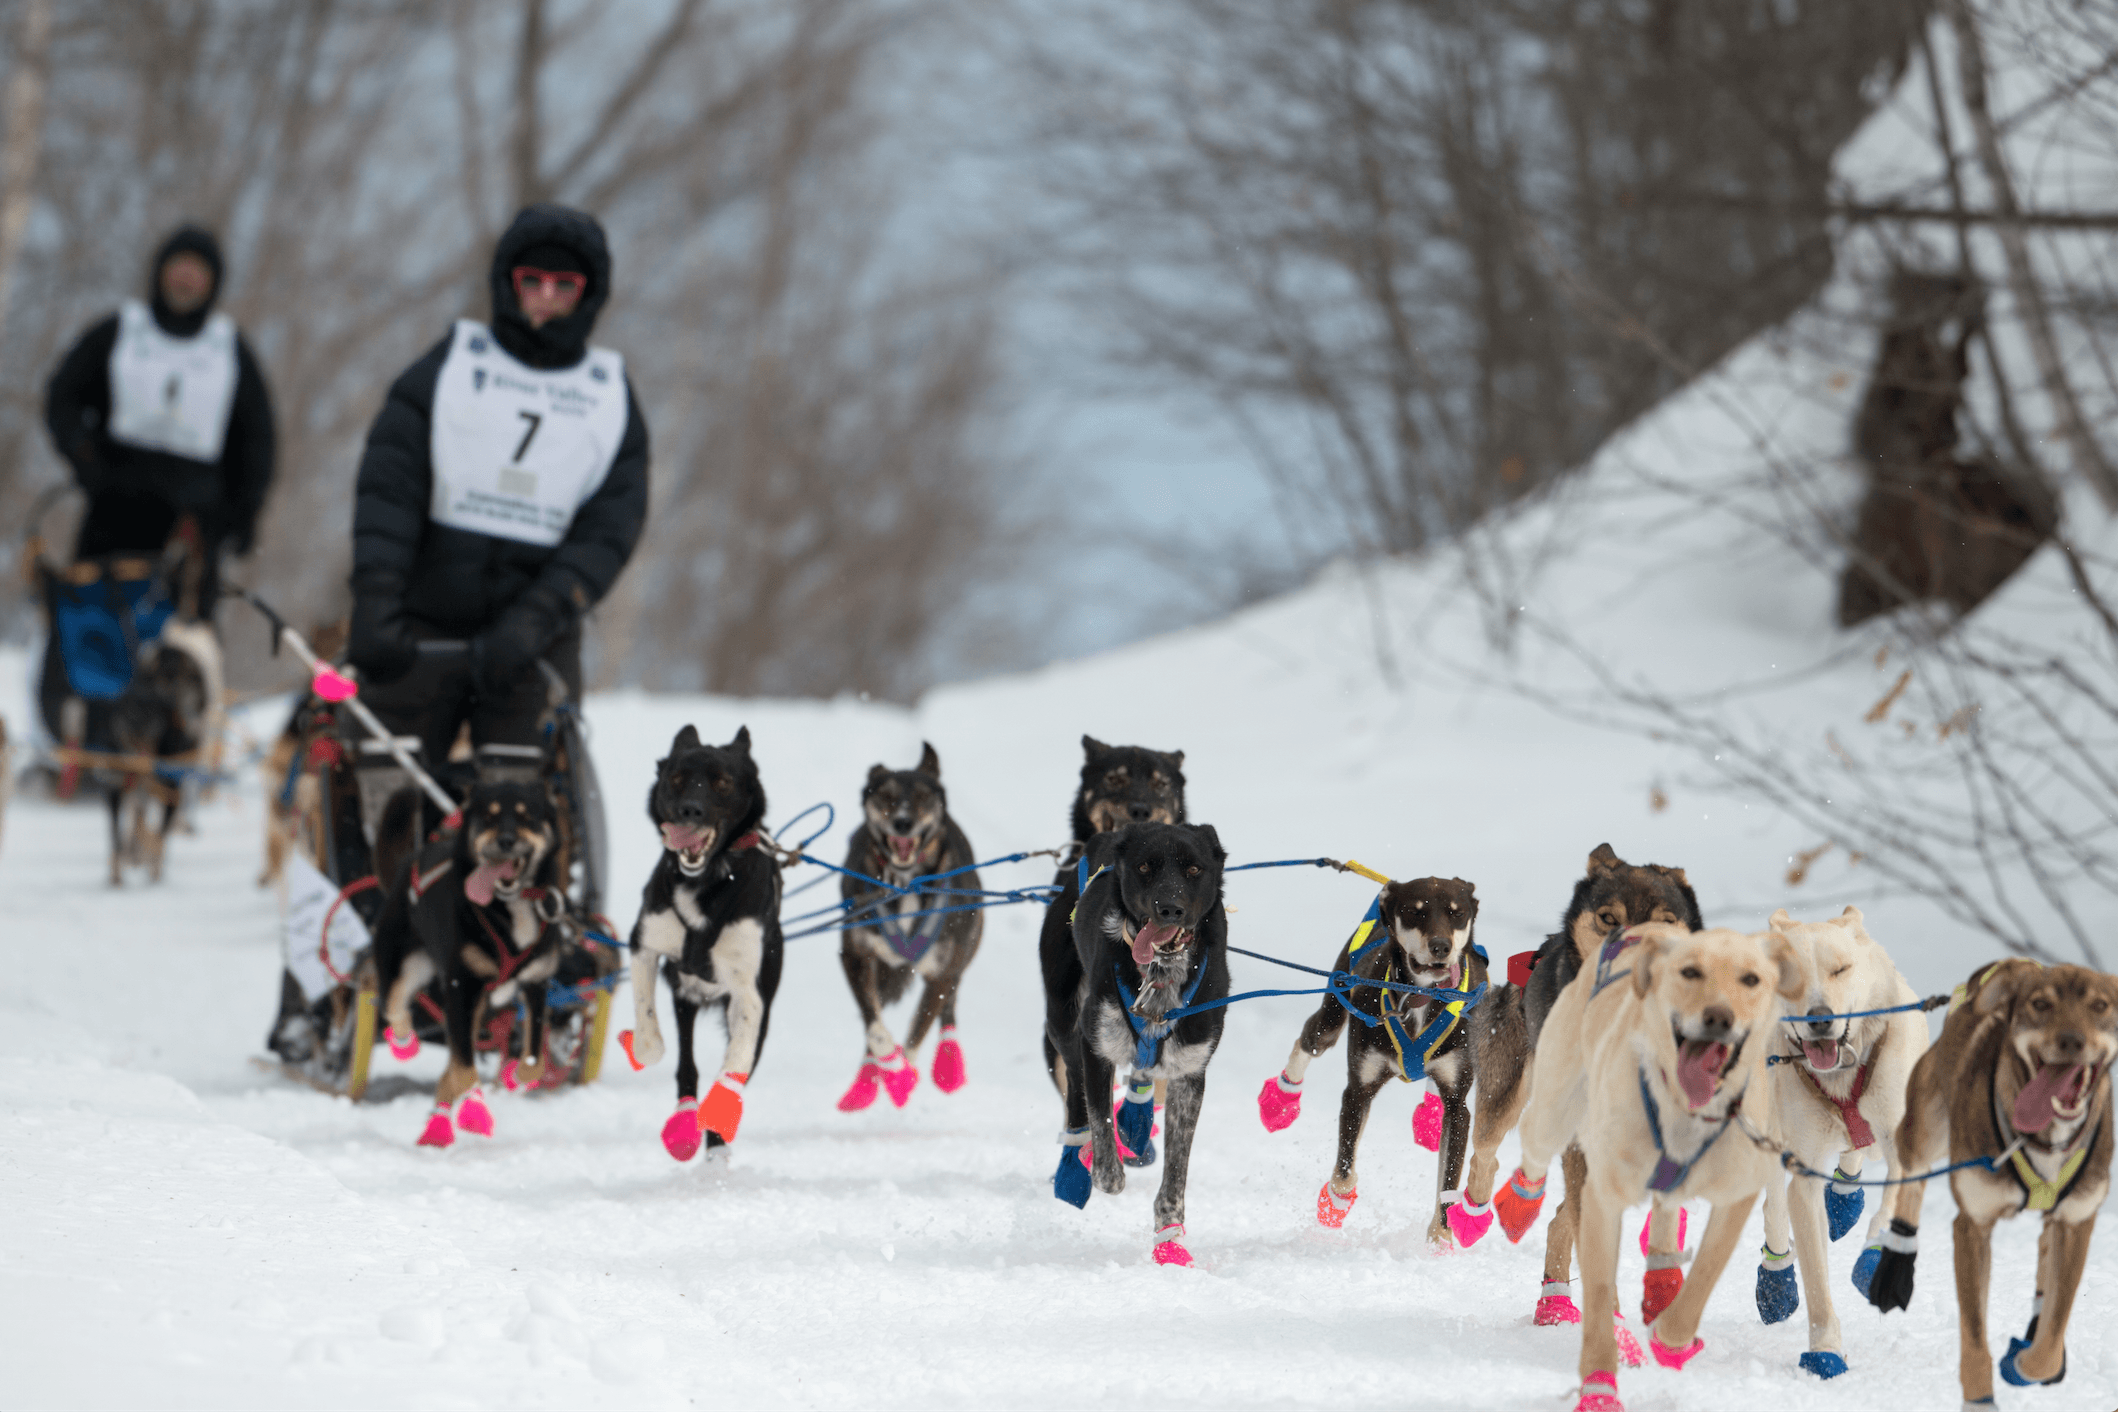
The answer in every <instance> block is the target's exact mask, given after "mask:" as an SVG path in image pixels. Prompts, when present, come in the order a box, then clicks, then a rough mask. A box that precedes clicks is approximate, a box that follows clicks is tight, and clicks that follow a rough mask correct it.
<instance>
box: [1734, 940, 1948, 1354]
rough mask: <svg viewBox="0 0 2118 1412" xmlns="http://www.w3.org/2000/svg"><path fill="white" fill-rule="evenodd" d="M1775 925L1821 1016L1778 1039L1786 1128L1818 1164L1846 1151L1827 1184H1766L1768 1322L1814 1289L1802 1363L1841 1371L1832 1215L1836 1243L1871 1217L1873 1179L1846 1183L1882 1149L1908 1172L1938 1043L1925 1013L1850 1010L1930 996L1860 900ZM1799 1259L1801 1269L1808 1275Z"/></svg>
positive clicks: (1876, 1246) (1859, 1272)
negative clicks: (1891, 950)
mask: <svg viewBox="0 0 2118 1412" xmlns="http://www.w3.org/2000/svg"><path fill="white" fill-rule="evenodd" d="M1767 925H1768V926H1770V927H1771V928H1772V931H1773V933H1774V934H1775V935H1776V936H1781V937H1785V938H1786V939H1787V941H1788V943H1789V944H1791V945H1792V946H1793V947H1794V949H1795V951H1796V953H1797V955H1799V956H1800V958H1801V960H1802V969H1803V970H1804V971H1805V972H1806V973H1807V974H1808V977H1809V993H1808V996H1807V997H1806V998H1805V999H1803V1000H1799V1001H1796V1002H1795V1003H1794V1004H1793V1005H1791V1006H1790V1007H1788V1011H1787V1013H1789V1014H1791V1015H1806V1016H1810V1017H1812V1018H1809V1019H1806V1020H1804V1021H1802V1022H1800V1023H1790V1024H1782V1025H1781V1026H1780V1034H1779V1036H1778V1041H1779V1042H1778V1043H1776V1044H1774V1045H1773V1047H1772V1052H1773V1055H1774V1057H1775V1058H1776V1059H1777V1060H1778V1061H1779V1062H1777V1063H1775V1064H1774V1065H1773V1066H1772V1085H1773V1107H1774V1109H1775V1110H1776V1113H1777V1129H1778V1130H1777V1132H1776V1133H1775V1134H1774V1135H1775V1136H1776V1137H1777V1138H1778V1140H1779V1141H1780V1143H1781V1145H1783V1146H1784V1147H1785V1148H1786V1149H1787V1150H1788V1151H1789V1152H1791V1153H1793V1154H1794V1155H1795V1156H1796V1157H1797V1158H1798V1159H1800V1161H1801V1162H1802V1164H1803V1165H1804V1166H1806V1167H1808V1168H1809V1169H1810V1170H1811V1171H1815V1172H1821V1171H1824V1170H1825V1166H1824V1164H1825V1163H1826V1162H1828V1161H1831V1160H1833V1159H1834V1158H1835V1159H1837V1162H1838V1166H1837V1169H1836V1171H1835V1173H1834V1176H1835V1177H1836V1178H1837V1179H1838V1180H1834V1181H1833V1182H1832V1183H1831V1185H1830V1187H1829V1189H1828V1190H1827V1189H1826V1186H1825V1184H1824V1183H1823V1182H1820V1181H1818V1180H1816V1179H1815V1178H1814V1177H1800V1176H1795V1177H1790V1176H1789V1175H1788V1174H1787V1173H1785V1172H1784V1171H1780V1170H1777V1169H1775V1171H1774V1172H1773V1177H1772V1181H1771V1182H1770V1183H1769V1184H1767V1186H1766V1188H1765V1249H1764V1252H1763V1258H1762V1259H1761V1260H1760V1261H1759V1264H1758V1316H1759V1317H1760V1318H1762V1319H1763V1320H1764V1321H1765V1322H1766V1323H1768V1324H1777V1323H1779V1322H1780V1321H1781V1320H1782V1319H1786V1318H1789V1317H1791V1316H1792V1315H1793V1314H1794V1312H1795V1310H1796V1309H1798V1308H1800V1307H1801V1301H1802V1293H1803V1291H1804V1290H1806V1291H1807V1292H1808V1295H1809V1351H1808V1352H1807V1353H1805V1354H1803V1355H1802V1357H1801V1366H1802V1367H1803V1369H1805V1370H1806V1371H1808V1372H1811V1373H1814V1374H1816V1375H1817V1376H1818V1377H1822V1378H1833V1377H1837V1376H1838V1375H1839V1374H1840V1373H1843V1372H1845V1371H1846V1358H1845V1353H1846V1349H1845V1345H1844V1343H1843V1342H1842V1340H1841V1339H1840V1337H1839V1318H1838V1313H1837V1311H1835V1310H1834V1309H1833V1308H1832V1304H1831V1289H1830V1280H1829V1277H1828V1271H1827V1270H1826V1267H1825V1261H1824V1256H1825V1251H1826V1249H1827V1246H1826V1242H1825V1239H1824V1236H1825V1223H1826V1219H1827V1217H1828V1219H1829V1223H1830V1237H1831V1239H1832V1240H1838V1239H1839V1238H1840V1237H1842V1236H1844V1235H1845V1234H1846V1233H1847V1232H1848V1231H1850V1230H1852V1229H1853V1227H1854V1225H1855V1223H1856V1222H1858V1221H1859V1220H1860V1217H1861V1208H1862V1206H1863V1204H1864V1195H1863V1191H1862V1188H1860V1187H1857V1186H1850V1185H1845V1184H1844V1183H1847V1182H1851V1181H1853V1180H1854V1179H1856V1178H1858V1177H1859V1176H1860V1175H1861V1173H1862V1171H1863V1170H1864V1165H1865V1164H1866V1162H1867V1161H1868V1159H1869V1158H1870V1157H1872V1156H1874V1155H1875V1154H1876V1153H1878V1152H1880V1153H1881V1155H1882V1159H1883V1166H1884V1170H1885V1171H1886V1172H1887V1173H1888V1175H1889V1176H1890V1177H1891V1178H1893V1179H1895V1178H1897V1177H1900V1176H1903V1175H1904V1170H1903V1168H1904V1163H1903V1161H1902V1160H1901V1159H1900V1158H1899V1156H1898V1151H1897V1125H1898V1124H1899V1123H1900V1122H1902V1121H1903V1120H1904V1116H1905V1084H1906V1083H1907V1081H1909V1080H1910V1078H1911V1077H1912V1066H1913V1065H1914V1064H1916V1063H1918V1062H1919V1057H1920V1055H1922V1054H1924V1053H1926V1052H1927V1020H1926V1017H1925V1016H1924V1015H1923V1014H1921V1013H1920V1012H1919V1011H1918V1010H1901V1011H1899V1012H1898V1013H1897V1014H1895V1015H1871V1016H1868V1017H1866V1018H1863V1019H1854V1020H1848V1019H1840V1018H1838V1017H1839V1016H1842V1015H1849V1014H1853V1013H1855V1012H1858V1011H1863V1010H1882V1009H1887V1008H1889V1007H1891V1006H1893V1005H1913V1004H1917V1003H1918V1001H1919V996H1918V995H1917V994H1915V993H1914V992H1913V989H1912V987H1911V986H1910V985H1908V984H1906V983H1905V978H1904V977H1903V976H1901V975H1899V974H1898V973H1897V967H1896V966H1895V965H1894V964H1892V962H1891V960H1890V956H1889V954H1888V953H1887V952H1885V951H1884V950H1883V948H1882V945H1881V943H1879V942H1877V941H1876V939H1875V938H1874V937H1872V936H1870V935H1868V931H1867V928H1866V927H1864V926H1863V925H1862V924H1861V909H1860V908H1858V907H1848V908H1847V909H1846V910H1845V911H1844V912H1843V913H1841V914H1840V915H1839V916H1838V917H1837V918H1835V919H1833V920H1832V921H1828V922H1797V921H1795V920H1794V919H1793V918H1792V917H1790V916H1788V915H1787V912H1786V910H1785V909H1784V908H1783V909H1781V910H1780V911H1777V912H1775V913H1773V914H1772V917H1771V919H1770V920H1769V921H1768V923H1767ZM1885 1190H1886V1191H1887V1190H1889V1189H1888V1188H1885ZM1889 1205H1890V1203H1889V1200H1888V1199H1887V1198H1883V1199H1879V1200H1877V1202H1876V1203H1875V1214H1874V1215H1873V1216H1871V1217H1870V1218H1869V1220H1868V1239H1867V1241H1866V1242H1865V1244H1866V1249H1865V1250H1864V1251H1863V1252H1862V1253H1861V1256H1860V1259H1859V1260H1858V1261H1857V1262H1856V1263H1855V1265H1854V1267H1853V1284H1854V1287H1855V1288H1856V1289H1858V1290H1860V1292H1861V1293H1862V1295H1863V1296H1864V1297H1865V1296H1866V1294H1867V1292H1868V1283H1869V1281H1870V1280H1871V1279H1873V1278H1874V1275H1875V1266H1876V1262H1877V1260H1879V1259H1880V1258H1881V1256H1882V1248H1883V1247H1882V1236H1883V1226H1884V1224H1885V1222H1886V1221H1887V1219H1888V1216H1889V1211H1888V1207H1889ZM1790 1225H1791V1226H1792V1232H1793V1243H1792V1248H1791V1249H1790V1246H1789V1228H1790ZM1790 1262H1791V1263H1792V1266H1793V1267H1794V1268H1791V1267H1790ZM1795 1268H1799V1269H1800V1271H1801V1278H1800V1281H1799V1283H1797V1281H1796V1278H1795Z"/></svg>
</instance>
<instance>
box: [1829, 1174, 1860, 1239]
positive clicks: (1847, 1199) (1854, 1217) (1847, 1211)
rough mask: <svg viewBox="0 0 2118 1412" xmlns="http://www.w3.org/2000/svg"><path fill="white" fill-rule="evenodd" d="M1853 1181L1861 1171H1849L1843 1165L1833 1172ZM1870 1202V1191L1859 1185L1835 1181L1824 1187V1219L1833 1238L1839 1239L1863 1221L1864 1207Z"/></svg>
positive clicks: (1835, 1175)
mask: <svg viewBox="0 0 2118 1412" xmlns="http://www.w3.org/2000/svg"><path fill="white" fill-rule="evenodd" d="M1832 1176H1834V1177H1842V1178H1844V1179H1845V1180H1846V1181H1852V1180H1853V1179H1854V1178H1856V1177H1858V1176H1860V1173H1859V1172H1849V1171H1846V1170H1845V1169H1844V1168H1843V1167H1842V1168H1840V1169H1839V1170H1837V1171H1835V1172H1833V1173H1832ZM1867 1204H1868V1193H1867V1192H1865V1191H1863V1190H1862V1189H1861V1188H1859V1187H1857V1186H1846V1185H1844V1184H1843V1183H1842V1182H1838V1181H1834V1182H1832V1183H1831V1185H1829V1186H1827V1187H1825V1188H1824V1220H1825V1221H1826V1222H1827V1223H1828V1224H1829V1226H1830V1229H1831V1238H1832V1239H1833V1240H1838V1239H1840V1238H1841V1237H1842V1236H1844V1235H1845V1234H1846V1232H1848V1231H1850V1230H1852V1229H1853V1228H1854V1227H1855V1226H1857V1225H1859V1224H1860V1223H1861V1211H1862V1208H1864V1207H1865V1206H1867Z"/></svg>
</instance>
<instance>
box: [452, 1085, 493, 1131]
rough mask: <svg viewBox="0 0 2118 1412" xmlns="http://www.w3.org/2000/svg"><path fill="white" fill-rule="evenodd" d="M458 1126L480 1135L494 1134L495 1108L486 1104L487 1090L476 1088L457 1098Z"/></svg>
mask: <svg viewBox="0 0 2118 1412" xmlns="http://www.w3.org/2000/svg"><path fill="white" fill-rule="evenodd" d="M456 1126H457V1127H459V1128H462V1129H463V1130H464V1131H465V1132H467V1133H476V1134H478V1136H480V1137H491V1136H492V1135H493V1110H492V1109H490V1108H488V1107H486V1106H485V1090H484V1089H482V1088H474V1089H472V1090H471V1091H470V1092H469V1093H466V1094H465V1095H464V1096H463V1097H461V1098H459V1099H457V1100H456Z"/></svg>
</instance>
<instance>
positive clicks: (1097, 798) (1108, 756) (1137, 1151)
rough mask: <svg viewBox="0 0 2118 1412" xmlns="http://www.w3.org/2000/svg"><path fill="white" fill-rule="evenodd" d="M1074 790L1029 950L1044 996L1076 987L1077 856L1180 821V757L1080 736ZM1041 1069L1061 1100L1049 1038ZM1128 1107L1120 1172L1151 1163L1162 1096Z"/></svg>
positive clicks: (1060, 1072)
mask: <svg viewBox="0 0 2118 1412" xmlns="http://www.w3.org/2000/svg"><path fill="white" fill-rule="evenodd" d="M1081 755H1082V760H1081V787H1080V788H1079V789H1077V790H1075V791H1074V808H1073V821H1072V822H1073V830H1074V841H1073V846H1072V847H1071V848H1070V849H1068V851H1067V854H1066V856H1065V857H1064V858H1063V859H1061V860H1060V863H1059V871H1058V873H1057V874H1056V875H1055V876H1054V877H1053V878H1052V883H1053V885H1054V886H1055V887H1057V888H1058V889H1059V894H1058V896H1056V897H1054V898H1053V899H1052V900H1051V902H1050V904H1049V905H1047V906H1046V907H1045V909H1044V930H1043V932H1042V933H1041V934H1040V935H1039V937H1038V939H1037V952H1038V957H1039V960H1040V963H1041V964H1042V966H1043V968H1044V978H1045V979H1044V983H1045V988H1046V990H1047V991H1051V990H1053V989H1054V988H1057V989H1066V988H1069V987H1078V986H1079V985H1080V983H1081V962H1080V958H1079V957H1078V955H1077V954H1076V953H1075V950H1074V923H1073V917H1074V907H1075V904H1077V903H1078V902H1079V901H1080V900H1081V878H1082V877H1083V872H1082V870H1081V866H1080V865H1081V857H1082V853H1083V850H1085V849H1086V848H1087V847H1088V843H1089V840H1090V839H1092V838H1094V837H1096V835H1098V834H1103V833H1109V832H1111V831H1112V830H1114V829H1122V828H1124V827H1125V826H1126V825H1127V824H1148V823H1153V824H1181V823H1183V822H1184V752H1183V751H1181V750H1169V751H1162V750H1148V749H1146V748H1145V747H1142V746H1138V745H1105V744H1104V743H1103V742H1102V741H1100V740H1098V739H1096V738H1095V737H1094V736H1092V735H1084V736H1082V737H1081ZM1044 1067H1045V1070H1046V1071H1047V1072H1048V1073H1050V1074H1051V1076H1052V1086H1053V1087H1054V1088H1056V1089H1058V1090H1059V1098H1060V1101H1061V1104H1062V1106H1063V1105H1064V1102H1065V1099H1066V1066H1065V1062H1064V1060H1063V1059H1062V1058H1061V1056H1060V1053H1059V1050H1058V1049H1057V1048H1055V1047H1054V1046H1053V1043H1052V1039H1051V1037H1050V1036H1049V1035H1047V1036H1046V1037H1045V1041H1044ZM1125 1101H1126V1102H1127V1103H1128V1104H1130V1105H1132V1106H1131V1107H1130V1108H1128V1109H1127V1110H1126V1111H1125V1114H1124V1116H1122V1117H1121V1118H1120V1119H1119V1130H1120V1133H1121V1135H1122V1136H1123V1137H1124V1140H1125V1144H1126V1145H1125V1147H1124V1148H1123V1149H1122V1154H1123V1156H1124V1158H1125V1164H1126V1165H1127V1166H1128V1167H1145V1166H1147V1165H1149V1164H1150V1163H1152V1162H1153V1161H1154V1160H1155V1147H1154V1141H1153V1139H1154V1137H1155V1136H1156V1135H1157V1134H1159V1133H1160V1132H1161V1126H1160V1125H1161V1118H1162V1095H1161V1093H1160V1092H1159V1091H1158V1089H1157V1088H1156V1086H1155V1085H1153V1084H1148V1085H1145V1086H1143V1087H1142V1088H1141V1089H1140V1091H1139V1092H1137V1093H1133V1092H1128V1093H1127V1094H1126V1097H1125Z"/></svg>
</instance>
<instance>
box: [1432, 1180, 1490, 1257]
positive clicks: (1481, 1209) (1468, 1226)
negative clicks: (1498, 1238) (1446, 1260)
mask: <svg viewBox="0 0 2118 1412" xmlns="http://www.w3.org/2000/svg"><path fill="white" fill-rule="evenodd" d="M1441 1199H1442V1200H1443V1201H1445V1202H1447V1203H1449V1204H1448V1206H1447V1207H1446V1208H1444V1209H1445V1210H1446V1212H1447V1214H1448V1218H1449V1234H1451V1235H1453V1236H1455V1237H1456V1243H1457V1244H1458V1245H1460V1246H1462V1247H1463V1248H1464V1249H1466V1250H1469V1249H1470V1248H1471V1247H1472V1246H1474V1245H1476V1244H1478V1242H1479V1241H1481V1240H1483V1239H1484V1238H1485V1233H1486V1232H1487V1231H1489V1230H1491V1229H1493V1203H1492V1202H1490V1201H1488V1202H1487V1203H1486V1204H1485V1205H1483V1206H1474V1205H1472V1204H1471V1203H1470V1202H1469V1201H1466V1200H1465V1199H1464V1194H1463V1193H1462V1192H1460V1191H1445V1192H1443V1193H1442V1194H1441Z"/></svg>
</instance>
